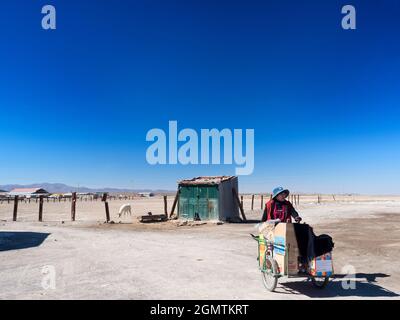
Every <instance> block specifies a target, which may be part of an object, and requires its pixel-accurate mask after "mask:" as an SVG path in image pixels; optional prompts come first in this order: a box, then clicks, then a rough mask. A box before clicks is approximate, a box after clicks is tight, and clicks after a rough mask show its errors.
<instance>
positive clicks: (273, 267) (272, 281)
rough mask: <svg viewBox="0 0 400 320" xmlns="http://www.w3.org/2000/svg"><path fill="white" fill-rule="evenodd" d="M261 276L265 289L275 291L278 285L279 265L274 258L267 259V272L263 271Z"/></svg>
mask: <svg viewBox="0 0 400 320" xmlns="http://www.w3.org/2000/svg"><path fill="white" fill-rule="evenodd" d="M261 276H262V279H263V283H264V286H265V288H267V290H268V291H271V292H272V291H274V290H275V288H276V286H277V284H278V264H277V263H276V261H275V260H274V259H273V258H271V257H269V256H267V257H265V270H263V271H261Z"/></svg>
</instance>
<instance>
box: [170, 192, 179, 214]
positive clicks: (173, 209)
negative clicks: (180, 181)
mask: <svg viewBox="0 0 400 320" xmlns="http://www.w3.org/2000/svg"><path fill="white" fill-rule="evenodd" d="M178 199H179V189H178V191H176V195H175V199H174V203H173V204H172V208H171V212H170V214H169V217H170V218H171V217H172V215H173V214H174V211H175V207H176V204H177V203H178Z"/></svg>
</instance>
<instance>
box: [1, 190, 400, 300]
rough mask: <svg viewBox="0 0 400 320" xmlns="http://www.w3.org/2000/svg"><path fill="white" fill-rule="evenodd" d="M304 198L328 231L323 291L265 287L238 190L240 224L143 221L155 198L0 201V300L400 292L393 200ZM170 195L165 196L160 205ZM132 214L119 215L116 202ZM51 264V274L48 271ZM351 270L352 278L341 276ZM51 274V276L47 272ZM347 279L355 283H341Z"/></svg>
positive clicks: (157, 202) (314, 221) (158, 208)
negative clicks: (329, 262) (331, 274)
mask: <svg viewBox="0 0 400 320" xmlns="http://www.w3.org/2000/svg"><path fill="white" fill-rule="evenodd" d="M320 200H321V201H320V203H317V199H316V196H315V195H308V196H306V195H302V196H301V199H300V204H299V205H298V206H297V210H298V212H299V213H300V214H301V216H302V217H303V220H304V221H305V222H306V223H309V224H310V225H312V226H313V227H314V231H315V233H316V234H322V233H327V234H329V235H331V236H332V237H333V240H334V242H335V248H334V251H333V259H334V269H335V278H334V279H333V280H332V281H331V283H330V284H329V285H328V287H326V288H325V289H323V290H320V289H316V288H313V287H312V285H311V283H309V282H307V281H306V279H305V278H281V279H279V284H278V287H277V289H276V292H274V293H271V292H268V291H267V290H266V289H265V288H264V286H263V283H262V280H261V275H260V271H259V270H258V265H257V261H256V258H257V244H256V242H255V241H254V240H252V239H251V237H250V235H249V234H250V233H256V232H257V230H256V228H255V225H256V223H257V221H256V220H257V219H260V217H261V213H262V210H261V202H260V198H259V196H256V197H255V202H254V210H251V196H250V195H245V196H244V209H245V212H246V216H247V219H248V222H247V223H234V224H233V223H224V224H216V223H207V224H197V225H190V224H189V225H181V224H180V223H178V222H177V221H168V222H162V223H152V224H142V223H140V222H139V221H138V218H139V217H140V216H141V215H144V214H146V213H147V212H149V211H151V212H152V213H153V214H162V213H163V212H164V204H163V198H162V196H161V195H159V196H156V197H153V198H135V199H133V200H111V201H110V202H109V206H110V212H111V219H112V220H113V222H115V223H108V224H105V223H104V221H105V210H104V203H102V202H101V201H85V200H83V201H78V202H77V208H76V221H75V222H71V218H70V207H71V203H70V202H69V201H68V200H66V201H65V202H63V201H62V202H58V201H57V202H52V201H50V202H46V201H45V202H44V213H43V222H38V221H37V220H38V203H36V202H35V201H34V200H31V202H30V203H29V202H26V203H25V202H22V203H20V204H19V208H18V219H17V221H16V222H13V221H12V213H13V203H12V202H10V203H7V201H3V202H1V203H0V299H310V298H318V299H371V298H372V299H399V295H400V197H395V196H351V195H349V196H336V197H335V198H333V196H323V197H322V198H321V199H320ZM172 202H173V196H172V195H170V196H169V197H168V208H169V209H170V208H171V206H172ZM125 203H131V204H132V207H133V214H132V216H126V217H123V218H121V219H119V218H118V215H117V212H118V209H119V207H120V206H121V205H122V204H125ZM49 270H50V271H49ZM349 272H350V276H348V275H347V274H348V273H349ZM50 274H53V275H54V278H51V279H54V281H53V282H51V281H50V282H49V281H48V279H49V275H50ZM345 276H347V277H350V278H351V279H353V280H354V281H355V288H354V289H347V290H345V289H344V288H343V286H342V284H343V283H347V282H348V279H347V278H344V277H345Z"/></svg>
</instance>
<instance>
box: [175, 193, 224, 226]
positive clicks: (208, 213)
mask: <svg viewBox="0 0 400 320" xmlns="http://www.w3.org/2000/svg"><path fill="white" fill-rule="evenodd" d="M218 196H219V192H218V187H217V186H182V187H180V191H179V208H178V210H179V218H181V219H186V220H193V219H194V217H195V214H196V213H198V215H199V217H200V220H218V218H219V212H218Z"/></svg>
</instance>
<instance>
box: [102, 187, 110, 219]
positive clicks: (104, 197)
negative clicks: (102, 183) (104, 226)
mask: <svg viewBox="0 0 400 320" xmlns="http://www.w3.org/2000/svg"><path fill="white" fill-rule="evenodd" d="M101 200H102V201H103V202H104V206H105V209H106V222H107V223H108V222H110V209H109V207H108V202H107V193H103V198H102V199H101Z"/></svg>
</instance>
